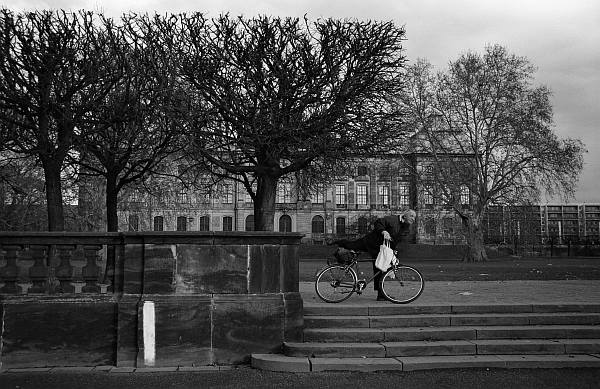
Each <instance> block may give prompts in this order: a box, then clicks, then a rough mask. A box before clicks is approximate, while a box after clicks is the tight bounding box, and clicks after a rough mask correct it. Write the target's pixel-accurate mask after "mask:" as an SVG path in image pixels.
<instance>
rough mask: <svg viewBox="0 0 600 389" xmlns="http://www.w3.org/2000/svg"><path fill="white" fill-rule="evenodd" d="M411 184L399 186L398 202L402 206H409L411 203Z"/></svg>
mask: <svg viewBox="0 0 600 389" xmlns="http://www.w3.org/2000/svg"><path fill="white" fill-rule="evenodd" d="M409 195H410V186H409V185H408V184H400V185H399V187H398V196H399V198H398V203H399V205H401V206H408V205H409V203H410V196H409Z"/></svg>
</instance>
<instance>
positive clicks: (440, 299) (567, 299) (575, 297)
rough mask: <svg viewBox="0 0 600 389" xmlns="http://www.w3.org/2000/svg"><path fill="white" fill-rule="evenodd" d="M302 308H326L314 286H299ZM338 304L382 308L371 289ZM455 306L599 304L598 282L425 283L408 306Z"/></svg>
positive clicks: (599, 291) (370, 285) (312, 284)
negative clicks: (312, 306) (321, 306)
mask: <svg viewBox="0 0 600 389" xmlns="http://www.w3.org/2000/svg"><path fill="white" fill-rule="evenodd" d="M300 293H301V295H302V299H303V300H304V304H305V305H314V304H326V305H330V304H328V303H325V302H323V301H322V300H321V299H320V298H319V297H318V296H317V294H316V292H315V287H314V283H312V282H300ZM340 304H347V305H364V304H368V305H385V304H392V303H391V302H388V301H376V293H375V291H373V285H372V284H369V285H368V286H367V290H365V291H364V292H363V294H362V295H357V294H356V293H355V294H353V295H352V296H351V297H350V298H349V299H348V300H346V301H343V302H342V303H340ZM457 304H477V305H481V304H506V305H510V304H600V280H571V281H431V282H427V281H425V288H424V290H423V294H422V295H421V296H420V297H419V298H418V299H417V300H416V301H413V302H412V303H410V304H409V305H457Z"/></svg>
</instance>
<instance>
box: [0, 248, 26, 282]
mask: <svg viewBox="0 0 600 389" xmlns="http://www.w3.org/2000/svg"><path fill="white" fill-rule="evenodd" d="M2 249H3V250H4V252H5V253H6V254H5V255H4V258H6V266H4V267H3V268H2V269H0V279H1V280H2V281H4V286H3V287H2V288H0V292H2V293H7V294H20V293H21V287H20V286H19V285H17V281H18V279H19V267H18V266H17V256H18V254H17V253H18V252H19V250H21V246H19V245H6V246H2Z"/></svg>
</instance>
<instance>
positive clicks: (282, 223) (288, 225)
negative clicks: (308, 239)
mask: <svg viewBox="0 0 600 389" xmlns="http://www.w3.org/2000/svg"><path fill="white" fill-rule="evenodd" d="M279 232H292V218H291V217H290V216H289V215H282V216H281V217H280V218H279Z"/></svg>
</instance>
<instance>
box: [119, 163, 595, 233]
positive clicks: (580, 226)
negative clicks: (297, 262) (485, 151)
mask: <svg viewBox="0 0 600 389" xmlns="http://www.w3.org/2000/svg"><path fill="white" fill-rule="evenodd" d="M427 166H428V164H427V159H426V157H422V156H419V155H414V156H411V157H410V158H403V159H401V160H399V159H396V160H385V161H384V160H370V161H365V163H358V164H356V166H354V167H353V168H352V169H351V171H349V173H348V174H347V175H346V176H344V177H338V178H337V179H334V180H332V181H331V182H330V183H328V184H327V185H323V186H321V187H320V188H318V189H316V190H314V191H312V192H311V193H310V194H309V195H308V196H304V197H302V196H300V195H299V191H298V190H296V187H295V183H294V182H291V181H282V182H280V183H279V186H278V190H277V197H276V205H275V207H276V210H275V218H274V228H275V231H280V232H299V233H302V234H304V239H303V241H304V242H305V243H312V244H323V243H324V242H325V241H326V239H327V238H328V237H336V238H341V237H346V238H352V237H357V236H360V235H362V234H364V233H366V232H367V231H368V230H369V228H370V225H371V223H372V222H373V221H374V220H375V219H376V218H378V217H382V216H385V215H389V214H398V213H400V212H403V211H405V210H407V209H409V208H410V209H414V210H416V212H417V222H416V223H415V225H414V226H413V228H412V229H411V233H410V235H409V241H410V242H412V243H426V244H461V243H463V242H464V237H463V235H462V232H461V231H462V226H461V221H460V219H459V218H458V216H457V215H456V213H455V212H454V210H453V209H452V207H450V206H448V205H446V204H444V203H443V202H442V201H441V200H440V199H439V198H438V197H437V196H435V194H434V193H433V192H432V191H431V190H430V188H428V185H429V184H428V183H427V180H422V179H419V180H417V179H415V176H414V174H413V172H415V171H421V172H424V173H425V174H424V175H421V176H420V177H423V176H425V177H426V173H427V168H428V167H427ZM159 193H160V194H159V195H149V194H143V193H141V192H137V191H133V192H131V193H129V194H128V195H127V196H125V197H124V198H123V200H122V201H121V202H120V210H119V221H120V230H123V231H127V230H133V231H138V230H139V231H152V230H153V231H252V230H253V229H254V206H253V203H252V199H251V198H250V196H249V195H248V194H247V193H246V190H245V188H244V187H243V186H242V185H241V184H239V183H237V182H235V181H230V182H227V181H225V182H221V183H219V184H217V185H214V186H213V187H211V188H210V189H203V190H191V189H186V188H183V187H177V186H176V185H175V186H171V187H169V189H166V190H164V191H162V192H160V191H159ZM457 195H458V196H460V203H461V204H462V205H463V206H464V207H469V205H470V203H471V194H470V193H469V191H468V189H466V188H462V189H461V190H460V193H458V194H457ZM484 231H485V232H484V237H485V240H486V242H487V243H492V244H512V243H515V242H521V243H528V242H529V243H533V244H540V243H546V242H549V241H550V240H552V241H553V242H555V243H564V242H567V241H571V242H575V241H584V240H591V241H598V240H600V204H547V205H530V206H518V207H506V206H492V207H490V208H489V210H488V212H487V213H486V215H485V219H484Z"/></svg>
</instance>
